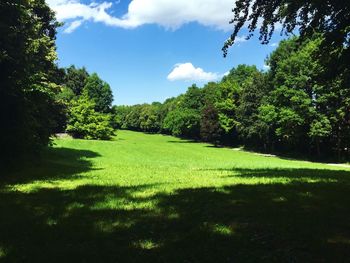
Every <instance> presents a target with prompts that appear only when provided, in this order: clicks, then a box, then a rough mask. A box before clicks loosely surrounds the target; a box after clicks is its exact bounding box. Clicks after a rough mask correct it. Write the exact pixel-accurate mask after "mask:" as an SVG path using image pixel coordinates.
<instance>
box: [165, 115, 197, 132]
mask: <svg viewBox="0 0 350 263" xmlns="http://www.w3.org/2000/svg"><path fill="white" fill-rule="evenodd" d="M163 129H165V130H166V131H168V132H170V133H171V134H172V135H175V136H181V137H187V138H197V136H198V134H199V130H200V114H199V113H198V112H197V111H196V110H194V109H176V110H174V111H171V112H169V113H168V114H167V116H166V117H165V119H164V124H163Z"/></svg>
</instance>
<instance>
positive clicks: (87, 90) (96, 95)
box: [83, 73, 113, 113]
mask: <svg viewBox="0 0 350 263" xmlns="http://www.w3.org/2000/svg"><path fill="white" fill-rule="evenodd" d="M83 93H84V95H85V96H87V97H88V98H89V99H90V100H92V101H93V102H94V103H95V110H96V111H97V112H103V113H108V112H110V109H111V106H112V102H113V94H112V90H111V87H110V86H109V84H108V83H107V82H104V81H103V80H101V79H100V77H99V76H98V75H97V74H96V73H93V74H92V75H91V76H89V77H88V78H87V79H86V83H85V86H84V90H83Z"/></svg>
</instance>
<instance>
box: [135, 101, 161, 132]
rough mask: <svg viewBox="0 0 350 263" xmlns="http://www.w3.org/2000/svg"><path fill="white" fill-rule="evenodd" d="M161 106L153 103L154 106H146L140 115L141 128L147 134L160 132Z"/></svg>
mask: <svg viewBox="0 0 350 263" xmlns="http://www.w3.org/2000/svg"><path fill="white" fill-rule="evenodd" d="M159 109H160V105H159V104H157V103H152V105H147V104H146V105H144V107H143V109H142V111H141V114H140V128H141V130H143V131H146V132H158V131H160V125H161V124H160V111H159Z"/></svg>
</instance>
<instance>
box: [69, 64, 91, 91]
mask: <svg viewBox="0 0 350 263" xmlns="http://www.w3.org/2000/svg"><path fill="white" fill-rule="evenodd" d="M88 78H89V73H88V72H87V71H86V69H85V67H82V68H81V69H79V68H76V67H75V66H74V65H71V66H70V67H68V68H66V69H65V76H64V85H65V86H66V87H67V88H69V89H71V90H72V92H73V93H74V94H75V96H80V95H81V94H82V93H83V89H84V87H85V85H86V81H87V79H88Z"/></svg>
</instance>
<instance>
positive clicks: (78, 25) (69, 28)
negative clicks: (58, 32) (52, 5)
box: [63, 20, 84, 34]
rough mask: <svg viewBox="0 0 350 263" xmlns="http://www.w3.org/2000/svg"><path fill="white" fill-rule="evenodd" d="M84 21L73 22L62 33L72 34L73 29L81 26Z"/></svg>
mask: <svg viewBox="0 0 350 263" xmlns="http://www.w3.org/2000/svg"><path fill="white" fill-rule="evenodd" d="M83 22H84V20H75V21H73V22H72V23H70V24H69V26H68V27H67V28H66V29H65V30H64V31H63V32H64V33H67V34H69V33H72V32H73V31H74V30H75V29H77V28H78V27H80V26H81V24H82V23H83Z"/></svg>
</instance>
